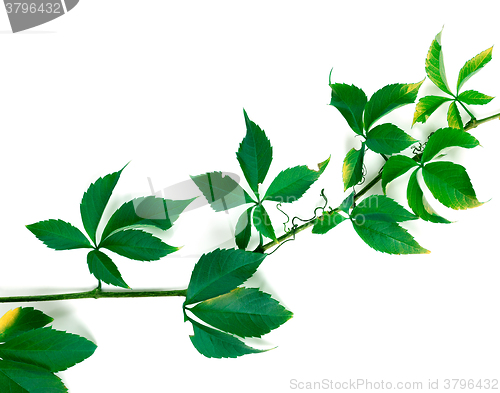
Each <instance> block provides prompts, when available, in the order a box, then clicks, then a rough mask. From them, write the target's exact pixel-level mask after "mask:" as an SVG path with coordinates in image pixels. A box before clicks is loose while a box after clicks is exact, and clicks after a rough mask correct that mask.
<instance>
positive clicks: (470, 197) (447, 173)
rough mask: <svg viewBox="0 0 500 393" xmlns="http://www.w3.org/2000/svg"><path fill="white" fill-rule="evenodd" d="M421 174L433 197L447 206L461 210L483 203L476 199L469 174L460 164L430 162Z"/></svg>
mask: <svg viewBox="0 0 500 393" xmlns="http://www.w3.org/2000/svg"><path fill="white" fill-rule="evenodd" d="M422 174H423V177H424V181H425V184H426V185H427V187H428V188H429V190H430V192H431V193H432V195H433V196H434V198H436V199H437V200H438V201H439V202H441V203H442V204H443V205H445V206H447V207H451V208H452V209H455V210H463V209H469V208H472V207H476V206H480V205H482V204H483V203H482V202H479V201H478V200H477V198H476V193H475V192H474V188H473V187H472V184H471V181H470V178H469V175H468V174H467V171H466V170H465V168H464V167H463V166H461V165H458V164H454V163H452V162H447V161H438V162H430V163H428V164H427V165H425V166H424V168H423V170H422Z"/></svg>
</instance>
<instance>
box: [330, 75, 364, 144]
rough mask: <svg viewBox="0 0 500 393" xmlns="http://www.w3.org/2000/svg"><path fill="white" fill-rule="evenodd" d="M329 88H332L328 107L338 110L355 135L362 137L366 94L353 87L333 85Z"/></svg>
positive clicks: (339, 84)
mask: <svg viewBox="0 0 500 393" xmlns="http://www.w3.org/2000/svg"><path fill="white" fill-rule="evenodd" d="M330 87H331V88H332V100H331V101H330V105H333V106H334V107H335V108H337V109H338V110H339V112H340V113H341V114H342V116H344V119H346V120H347V123H348V124H349V126H350V127H351V128H352V130H353V131H354V132H355V133H356V134H359V135H363V110H364V109H365V105H366V101H367V98H366V94H365V93H364V92H363V90H361V89H360V88H358V87H356V86H354V85H351V86H349V85H346V84H343V83H335V84H333V85H330Z"/></svg>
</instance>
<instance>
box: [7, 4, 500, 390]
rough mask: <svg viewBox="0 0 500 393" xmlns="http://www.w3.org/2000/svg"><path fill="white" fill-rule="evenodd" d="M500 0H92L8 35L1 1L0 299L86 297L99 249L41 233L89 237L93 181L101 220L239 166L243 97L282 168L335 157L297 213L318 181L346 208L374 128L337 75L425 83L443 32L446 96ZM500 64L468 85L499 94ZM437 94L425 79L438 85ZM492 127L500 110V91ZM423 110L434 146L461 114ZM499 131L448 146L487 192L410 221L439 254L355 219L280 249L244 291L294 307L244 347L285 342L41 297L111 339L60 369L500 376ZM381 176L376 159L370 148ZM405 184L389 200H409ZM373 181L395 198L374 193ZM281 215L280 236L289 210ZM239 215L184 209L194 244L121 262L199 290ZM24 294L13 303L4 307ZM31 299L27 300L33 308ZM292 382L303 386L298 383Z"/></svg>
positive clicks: (373, 169)
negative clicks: (204, 268) (220, 350)
mask: <svg viewBox="0 0 500 393" xmlns="http://www.w3.org/2000/svg"><path fill="white" fill-rule="evenodd" d="M496 3H497V2H496V1H475V2H462V1H419V2H403V1H352V2H339V1H329V2H320V1H314V2H309V3H308V4H307V5H306V3H305V2H296V1H287V2H284V1H272V2H269V1H268V2H260V1H252V2H235V1H233V2H220V1H211V2H201V1H191V2H172V1H152V0H143V1H123V0H121V1H118V0H106V1H90V0H81V2H80V4H79V5H78V6H77V7H76V8H74V9H73V10H72V11H71V12H70V13H68V15H65V16H63V17H61V18H59V19H57V20H54V21H52V22H50V23H48V24H46V25H43V26H39V27H36V28H34V29H32V30H29V31H26V32H25V33H18V34H12V33H10V32H9V29H10V26H9V23H8V20H7V16H6V14H5V13H4V12H3V11H1V12H0V30H2V33H3V34H1V35H0V48H1V58H2V65H1V71H0V88H1V90H0V108H1V114H0V125H1V129H2V142H1V146H2V154H1V155H0V161H1V168H2V169H1V170H2V172H1V173H2V192H1V194H0V200H1V204H2V211H3V215H2V218H3V220H2V225H1V229H0V231H1V236H0V239H1V246H2V252H3V256H2V258H1V264H2V265H1V270H0V271H1V274H0V291H1V292H0V296H7V295H24V294H47V293H61V292H71V291H80V290H89V289H91V288H93V287H94V286H95V279H94V278H93V277H92V276H91V275H90V274H89V272H88V268H87V266H86V257H85V251H83V250H74V251H57V252H56V251H53V250H50V249H48V248H47V247H45V246H44V245H43V244H42V243H41V242H39V241H38V240H37V239H36V238H35V237H34V236H33V235H32V234H31V233H30V232H29V231H28V230H27V229H26V228H25V225H26V224H30V223H34V222H36V221H40V220H45V219H49V218H60V219H63V220H66V221H69V222H71V223H73V224H74V225H75V226H77V227H79V228H81V229H83V226H82V224H81V220H80V217H79V203H80V200H81V197H82V195H83V192H84V191H85V190H86V189H87V187H88V185H89V184H90V183H91V182H93V181H95V180H96V179H97V178H98V177H100V176H104V175H106V174H108V173H111V172H114V171H116V170H119V169H120V168H121V167H123V165H125V164H126V163H127V162H128V161H131V163H130V164H129V166H128V167H127V168H126V169H125V171H124V172H123V174H122V177H121V180H120V182H119V183H118V186H117V187H116V189H115V192H114V194H113V197H112V200H111V203H110V205H109V209H108V210H107V211H106V214H107V217H109V214H110V213H111V212H112V211H113V209H115V208H117V207H118V206H119V205H120V204H121V203H123V202H124V201H127V200H130V199H131V198H133V197H137V196H141V195H148V194H150V193H151V191H150V188H149V185H148V180H147V178H148V177H150V178H151V180H152V182H153V184H154V186H155V188H156V189H157V190H158V189H163V188H165V187H168V186H171V185H174V184H177V183H179V182H182V181H185V180H187V179H188V178H189V177H188V176H189V175H197V174H201V173H204V172H207V171H213V170H222V171H228V172H234V173H237V174H239V175H241V172H240V170H239V169H238V163H237V161H236V157H235V152H236V150H237V148H238V144H239V142H240V141H241V140H242V138H243V137H244V134H245V126H244V120H243V114H242V109H243V108H245V109H246V110H247V112H248V114H249V116H250V118H251V119H252V120H254V121H255V122H256V123H257V124H259V125H260V126H261V127H262V128H264V129H265V131H266V133H267V135H268V137H269V139H270V140H271V143H272V144H273V146H274V160H273V163H272V166H271V169H270V171H269V174H268V178H267V180H266V183H265V184H264V188H265V187H267V186H268V185H269V184H270V181H271V180H272V179H273V177H274V176H276V175H277V174H278V173H279V171H281V170H283V169H285V168H287V167H289V166H294V165H299V164H307V165H309V167H311V168H314V167H315V165H316V164H317V163H318V162H320V161H323V160H325V159H326V158H327V157H328V156H329V155H331V162H330V166H329V167H328V168H327V170H326V171H325V173H324V174H323V176H322V178H321V179H320V181H318V182H317V184H315V185H314V186H313V187H312V188H311V189H310V191H309V192H308V193H307V197H305V199H304V200H303V201H299V202H297V203H295V204H294V205H290V206H286V207H285V208H286V209H287V211H288V212H290V213H291V214H294V213H296V214H298V215H300V216H301V217H304V218H307V217H309V216H311V214H312V210H313V207H314V206H316V205H317V204H320V202H321V198H320V197H319V192H320V190H321V188H325V192H326V194H327V196H328V198H329V200H330V201H331V205H332V206H333V207H335V206H337V205H338V203H340V202H341V200H342V199H343V198H344V196H345V195H344V193H343V186H342V179H341V166H342V161H343V158H344V156H345V154H346V152H347V151H348V149H350V148H352V147H358V146H359V143H360V142H359V138H354V137H353V135H354V134H353V133H352V131H350V129H349V128H348V126H347V124H346V122H345V121H344V119H343V118H342V117H341V115H340V114H339V113H338V111H337V110H336V109H335V108H333V107H331V106H329V105H327V104H328V103H329V101H330V89H329V87H328V74H329V72H330V69H331V68H332V67H333V73H332V81H333V82H343V83H349V84H355V85H356V86H358V87H360V88H362V89H363V90H364V91H365V93H366V94H367V95H368V96H371V94H373V93H374V92H375V91H376V90H377V89H379V88H381V87H382V86H384V85H386V84H390V83H415V82H418V81H420V80H422V79H423V78H424V77H425V70H424V61H425V57H426V54H427V51H428V48H429V46H430V44H431V42H432V40H433V39H434V36H435V35H436V34H437V33H438V32H439V31H440V30H441V28H442V26H443V25H445V28H444V32H443V40H442V43H443V50H444V54H445V63H446V69H447V72H448V80H449V84H450V86H451V87H452V89H453V87H454V86H455V85H456V78H457V75H458V72H459V70H460V68H461V66H462V65H463V64H464V62H465V61H466V60H468V59H470V58H472V57H473V56H475V55H476V54H478V53H479V52H481V51H483V50H484V49H486V48H489V47H490V46H492V45H494V44H500V29H499V28H498V11H494V10H497V4H496ZM499 71H500V62H499V60H498V56H497V54H496V51H495V50H494V52H493V61H492V62H491V63H490V64H488V65H487V66H486V67H485V69H484V70H482V71H481V72H480V73H479V74H477V75H476V76H474V77H473V78H472V79H471V80H470V81H468V82H467V83H466V85H465V88H466V89H476V90H479V91H481V92H483V93H486V94H489V95H500V81H499V78H498V75H499ZM436 93H437V90H436V88H435V87H433V85H432V84H431V83H430V82H429V81H426V82H425V83H424V85H423V87H422V88H421V93H420V96H422V95H423V94H436ZM473 110H474V113H476V114H477V117H478V118H480V117H485V116H487V115H491V114H493V113H496V112H498V111H499V110H500V104H499V102H498V101H497V100H493V101H492V103H490V104H489V105H488V106H486V107H473ZM413 111H414V105H408V106H407V107H404V108H402V109H399V110H397V111H395V112H394V115H391V116H390V118H388V120H392V121H394V122H395V123H396V124H397V125H399V126H400V127H402V128H404V129H405V130H406V131H408V132H410V134H411V135H413V136H414V137H416V138H421V139H422V140H425V138H426V137H427V135H428V134H429V132H431V131H433V130H435V129H437V128H439V127H442V126H444V125H445V123H444V120H445V115H446V108H444V107H443V108H441V109H440V110H438V111H437V112H436V114H435V115H433V117H431V120H432V119H434V121H433V122H429V123H428V124H425V125H421V124H419V125H416V126H415V127H413V128H411V121H412V118H413ZM499 125H500V123H499V122H498V121H495V122H490V123H488V124H485V125H483V126H481V127H479V128H477V129H475V130H474V131H473V132H472V133H473V135H475V136H476V137H477V138H478V139H479V141H480V142H481V145H482V147H478V148H476V149H474V150H471V151H457V150H459V149H455V150H454V151H453V153H451V154H450V156H451V158H452V159H453V160H455V161H456V162H458V163H461V164H462V165H464V166H466V167H467V168H468V171H469V174H470V177H471V179H472V182H473V184H474V187H475V189H476V192H477V195H478V198H479V200H481V201H487V200H490V199H491V200H490V201H489V202H488V203H487V204H485V205H484V206H482V207H479V208H477V209H472V210H469V211H460V212H455V211H451V210H450V209H446V208H443V207H440V206H436V209H437V210H438V212H440V213H441V214H443V215H444V216H446V217H447V218H449V219H453V220H456V221H457V222H456V223H454V224H451V225H438V224H430V223H426V222H423V221H421V220H419V221H415V222H410V223H408V224H407V225H405V226H406V227H407V228H408V229H409V230H410V231H411V233H412V234H413V235H414V236H415V238H416V239H417V240H418V241H419V243H420V244H421V245H422V246H423V247H426V248H428V249H430V250H431V251H432V253H431V254H430V255H419V256H388V255H385V254H381V253H378V252H375V251H373V250H372V249H370V248H369V247H368V246H366V245H365V244H364V243H363V242H362V241H361V240H360V239H359V238H358V237H357V236H356V234H355V233H354V231H353V229H352V228H351V227H350V224H349V223H348V222H346V223H344V224H342V225H341V226H339V227H338V228H336V229H335V230H334V231H332V232H331V233H328V234H327V235H324V236H313V235H311V234H310V231H306V232H307V233H306V232H303V233H300V234H299V235H298V236H297V240H296V241H295V242H293V243H292V242H291V243H288V244H286V245H284V246H283V247H282V248H281V249H280V250H279V251H278V252H277V253H275V254H273V255H272V256H270V257H268V258H267V259H266V261H265V262H264V264H263V265H262V266H261V268H260V269H259V271H258V273H257V275H256V276H255V277H254V278H252V279H251V282H249V284H248V285H249V286H260V287H261V288H262V289H263V290H265V291H267V292H270V293H272V294H273V296H274V297H275V298H277V299H279V300H280V301H281V302H282V303H283V304H284V305H286V307H287V308H289V309H290V310H292V311H293V312H294V318H293V319H291V320H290V321H289V322H287V323H286V324H285V325H283V326H282V327H280V328H279V329H277V330H275V331H274V332H272V333H271V334H269V335H267V336H265V337H264V341H261V342H251V345H255V346H256V347H259V348H264V347H265V348H271V347H274V346H278V348H276V349H275V350H272V351H269V352H266V353H263V354H257V355H248V356H244V357H242V358H239V359H229V360H227V359H226V360H216V359H206V358H204V357H202V356H201V355H199V354H198V353H197V352H196V350H195V349H194V347H193V346H192V345H191V342H190V340H189V333H190V332H191V328H190V326H189V324H187V323H186V324H185V323H183V317H182V308H181V305H182V300H183V299H182V298H160V299H154V300H153V299H133V300H121V299H106V300H103V299H101V300H98V301H96V300H90V299H89V300H78V301H65V302H55V303H40V304H36V305H35V306H36V307H37V308H39V309H40V310H42V311H44V312H46V313H47V314H49V315H51V316H52V317H54V318H55V322H54V323H53V326H54V327H55V328H57V329H62V330H68V331H70V332H73V333H78V334H81V335H84V336H85V337H87V338H89V339H91V340H93V341H94V342H96V343H97V344H98V346H99V347H98V349H97V351H96V352H95V354H94V355H93V356H92V357H91V358H89V359H88V360H86V361H85V362H83V363H81V364H79V365H77V366H75V367H73V368H71V369H70V370H68V371H66V372H63V373H60V376H61V377H62V378H63V380H64V382H65V383H66V385H67V386H68V388H69V390H70V392H72V393H87V392H90V391H92V392H99V393H101V392H103V393H107V392H169V391H179V389H183V390H187V391H202V390H207V389H210V390H212V389H213V388H216V389H217V391H220V392H229V391H235V390H237V391H240V392H254V391H266V392H271V391H273V392H286V391H290V390H292V389H291V387H293V386H292V384H291V382H290V381H291V380H292V379H296V380H297V381H298V382H307V381H321V380H323V379H327V380H332V381H336V382H342V381H348V380H349V379H350V378H351V379H358V378H360V379H368V380H369V381H372V382H380V381H382V380H384V381H390V382H393V383H396V382H399V381H402V382H407V381H408V382H414V381H415V382H423V383H424V386H427V383H428V380H429V379H432V380H433V381H434V380H436V379H440V384H441V385H440V386H441V387H442V384H443V383H444V379H446V378H466V379H469V378H474V379H476V380H477V379H479V378H483V379H485V378H489V379H493V378H500V372H499V370H500V354H499V350H500V338H499V334H498V332H499V328H500V317H499V311H498V310H499V302H500V296H499V295H500V286H499V283H498V275H499V273H500V268H499V266H498V263H499V258H498V251H497V250H498V248H497V247H498V223H497V221H498V218H499V214H498V211H499V204H498V197H499V195H500V190H499V183H498V173H499V172H498V163H497V161H496V158H497V157H498V143H499V139H498V138H499ZM369 164H371V165H370V166H369V174H368V177H369V178H372V177H373V176H375V174H376V173H377V171H378V168H379V165H380V161H378V160H377V159H370V161H369ZM407 179H408V177H403V178H402V179H400V180H397V181H395V182H394V183H393V184H391V186H390V187H389V189H388V195H389V196H391V197H393V198H395V199H397V200H398V201H399V202H400V203H401V204H403V205H405V206H406V201H405V198H404V195H405V185H406V181H407ZM374 191H375V192H380V188H378V189H377V188H375V189H374ZM272 205H273V204H272V203H271V204H270V205H269V208H268V211H269V212H270V214H271V218H273V220H274V221H275V226H276V227H278V228H281V224H280V223H281V222H282V221H284V220H283V216H282V215H281V214H280V213H279V212H278V211H277V210H275V209H274V207H273V206H272ZM241 211H242V209H234V211H231V214H229V215H226V214H224V213H215V212H213V211H211V210H210V208H209V207H208V206H205V207H203V208H200V209H197V210H192V211H190V212H187V213H185V214H184V215H183V216H181V218H180V219H179V220H178V221H177V222H176V225H175V226H174V228H173V229H171V230H170V231H169V232H167V233H165V234H163V235H161V236H162V238H163V239H165V241H166V242H168V243H169V244H172V245H175V246H179V245H184V246H185V247H184V248H183V249H182V250H181V251H179V252H178V253H177V254H172V255H171V256H168V257H166V258H165V259H162V260H161V261H159V262H152V263H147V262H145V263H142V262H137V261H128V260H126V259H124V258H121V257H119V256H113V259H114V261H115V262H116V263H117V265H118V267H119V268H120V271H121V272H122V275H123V277H124V279H125V281H126V282H127V283H128V284H129V285H130V286H131V287H132V288H134V289H147V288H156V289H160V288H162V289H171V288H172V289H174V288H185V287H186V286H187V283H188V281H189V277H190V272H191V270H192V268H193V266H194V264H195V262H196V260H197V256H199V255H200V254H201V253H203V252H208V251H210V250H212V249H213V248H215V247H233V245H234V243H232V242H231V241H230V239H231V223H233V225H234V223H235V221H236V219H237V217H238V215H239V214H238V213H239V212H241ZM19 305H24V306H28V304H4V305H0V315H3V313H5V312H6V311H7V310H9V309H11V308H13V307H16V306H19ZM31 306H33V304H31ZM296 390H299V389H296Z"/></svg>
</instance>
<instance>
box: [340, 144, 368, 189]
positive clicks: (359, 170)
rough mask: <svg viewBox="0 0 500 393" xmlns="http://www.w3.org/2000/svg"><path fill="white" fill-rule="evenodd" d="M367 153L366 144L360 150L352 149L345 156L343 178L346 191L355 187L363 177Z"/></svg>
mask: <svg viewBox="0 0 500 393" xmlns="http://www.w3.org/2000/svg"><path fill="white" fill-rule="evenodd" d="M364 155H365V144H364V143H363V144H362V145H361V148H360V149H359V150H356V149H351V150H349V152H348V153H347V155H346V156H345V158H344V164H343V166H342V179H343V181H344V191H345V190H347V189H348V188H349V187H353V186H355V185H356V184H358V183H359V182H360V181H361V180H362V179H363V158H364Z"/></svg>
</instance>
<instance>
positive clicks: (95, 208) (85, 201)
mask: <svg viewBox="0 0 500 393" xmlns="http://www.w3.org/2000/svg"><path fill="white" fill-rule="evenodd" d="M127 165H128V164H127ZM127 165H125V166H124V167H123V168H122V169H120V170H119V171H118V172H114V173H111V174H109V175H106V176H104V177H100V178H99V179H97V180H96V181H95V182H94V183H92V184H91V185H90V186H89V188H88V190H87V191H86V192H85V193H84V194H83V198H82V202H81V204H80V214H81V216H82V221H83V226H84V227H85V230H86V231H87V233H88V235H89V236H90V238H91V239H92V241H93V242H94V243H96V231H97V227H98V226H99V221H101V217H102V213H103V212H104V209H105V208H106V205H107V204H108V201H109V198H110V197H111V194H112V193H113V190H114V189H115V186H116V183H118V180H119V179H120V175H121V173H122V171H123V170H124V169H125V167H126V166H127Z"/></svg>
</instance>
